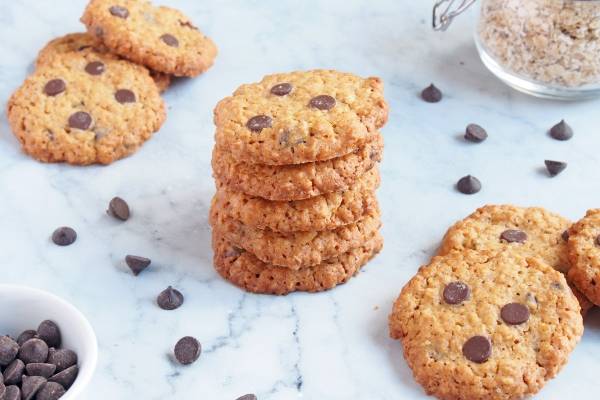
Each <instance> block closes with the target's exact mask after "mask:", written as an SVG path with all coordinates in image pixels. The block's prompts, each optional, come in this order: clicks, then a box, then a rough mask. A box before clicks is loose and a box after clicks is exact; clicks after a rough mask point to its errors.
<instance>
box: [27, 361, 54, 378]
mask: <svg viewBox="0 0 600 400" xmlns="http://www.w3.org/2000/svg"><path fill="white" fill-rule="evenodd" d="M25 369H26V370H27V375H29V376H43V377H44V378H50V377H51V376H52V375H54V373H55V372H56V365H53V364H47V363H31V364H27V365H26V366H25Z"/></svg>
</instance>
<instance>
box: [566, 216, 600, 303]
mask: <svg viewBox="0 0 600 400" xmlns="http://www.w3.org/2000/svg"><path fill="white" fill-rule="evenodd" d="M568 237H569V242H568V248H569V258H570V260H571V265H572V267H571V270H570V271H569V278H570V279H571V281H572V282H573V283H574V284H575V286H577V288H578V289H579V290H580V291H581V292H583V294H584V295H585V296H586V297H587V298H588V299H590V300H591V301H592V302H593V303H594V304H596V305H600V209H593V210H589V211H588V212H587V214H586V216H585V217H584V218H583V219H581V220H580V221H578V222H577V223H576V224H575V225H573V227H571V229H570V230H569V234H568Z"/></svg>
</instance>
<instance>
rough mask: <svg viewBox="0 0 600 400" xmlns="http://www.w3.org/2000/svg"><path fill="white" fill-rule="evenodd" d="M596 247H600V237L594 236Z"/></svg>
mask: <svg viewBox="0 0 600 400" xmlns="http://www.w3.org/2000/svg"><path fill="white" fill-rule="evenodd" d="M595 242H596V246H598V247H600V235H598V236H596V241H595Z"/></svg>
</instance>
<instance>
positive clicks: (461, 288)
mask: <svg viewBox="0 0 600 400" xmlns="http://www.w3.org/2000/svg"><path fill="white" fill-rule="evenodd" d="M470 293H471V290H470V289H469V286H467V284H465V283H463V282H451V283H449V284H447V285H446V287H445V288H444V294H443V296H444V301H445V302H446V303H448V304H460V303H462V302H463V301H465V300H467V299H468V298H469V294H470Z"/></svg>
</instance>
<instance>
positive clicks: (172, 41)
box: [160, 33, 179, 47]
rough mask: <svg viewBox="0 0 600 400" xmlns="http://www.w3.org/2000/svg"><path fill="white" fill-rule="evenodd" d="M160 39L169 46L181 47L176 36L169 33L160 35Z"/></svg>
mask: <svg viewBox="0 0 600 400" xmlns="http://www.w3.org/2000/svg"><path fill="white" fill-rule="evenodd" d="M160 40H162V41H163V42H164V43H165V44H166V45H167V46H171V47H179V40H177V38H176V37H175V36H173V35H171V34H169V33H165V34H164V35H162V36H161V37H160Z"/></svg>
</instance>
